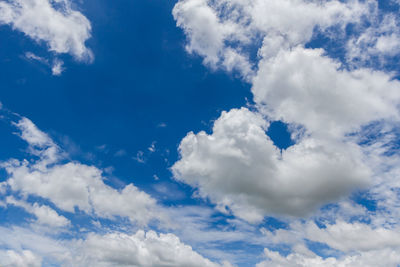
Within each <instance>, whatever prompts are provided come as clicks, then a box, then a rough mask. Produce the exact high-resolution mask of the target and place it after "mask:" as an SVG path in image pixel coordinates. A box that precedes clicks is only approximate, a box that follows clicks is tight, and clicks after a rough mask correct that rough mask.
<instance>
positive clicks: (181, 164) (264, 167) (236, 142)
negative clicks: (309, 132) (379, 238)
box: [172, 108, 369, 222]
mask: <svg viewBox="0 0 400 267" xmlns="http://www.w3.org/2000/svg"><path fill="white" fill-rule="evenodd" d="M267 127H268V125H267V122H266V121H265V120H264V119H263V118H262V117H261V116H260V115H258V114H256V113H253V112H251V111H249V110H247V109H245V108H242V109H240V110H231V111H229V112H223V113H222V115H221V117H220V118H219V119H218V120H217V121H215V124H214V127H213V133H212V134H211V135H208V134H206V133H205V132H200V133H198V134H194V133H189V134H188V135H187V136H186V137H185V138H184V139H183V140H182V142H181V144H180V146H179V151H180V155H181V159H180V160H179V161H178V162H177V163H175V165H174V166H173V167H172V170H173V172H174V175H175V177H176V178H177V179H178V180H180V181H183V182H185V183H187V184H189V185H191V186H193V187H196V188H198V189H199V193H200V195H201V196H202V197H208V198H209V199H210V200H211V201H212V202H214V203H216V204H217V205H218V207H219V208H221V209H224V208H225V207H226V206H227V207H229V208H230V209H231V210H232V211H233V213H234V214H235V215H236V216H239V217H241V218H244V219H246V220H248V221H252V222H256V221H260V220H262V218H263V217H264V215H266V214H269V213H273V214H289V215H295V216H303V215H305V214H307V213H309V212H310V211H312V210H313V209H315V208H316V207H318V206H319V205H321V204H323V203H326V202H329V201H332V200H335V199H337V198H339V197H340V196H342V195H343V194H346V193H348V192H349V191H350V190H351V189H353V188H354V187H356V186H360V185H363V184H365V183H366V182H367V181H368V177H369V171H368V168H367V167H366V166H365V165H364V164H362V163H361V161H360V158H361V156H360V153H361V152H360V151H359V148H358V147H357V146H356V145H353V144H351V143H340V142H333V141H330V142H328V141H325V140H320V139H316V138H312V137H306V138H304V139H302V140H301V141H300V142H299V143H298V144H296V145H294V146H292V147H290V148H288V149H287V150H285V151H282V152H281V151H280V150H279V149H278V148H277V147H275V146H274V144H273V143H272V141H271V140H270V139H269V137H268V136H267V135H266V133H265V131H266V129H267Z"/></svg>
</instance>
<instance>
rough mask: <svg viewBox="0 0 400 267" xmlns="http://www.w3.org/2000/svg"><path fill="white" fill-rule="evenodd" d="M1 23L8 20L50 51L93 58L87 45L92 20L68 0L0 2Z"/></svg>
mask: <svg viewBox="0 0 400 267" xmlns="http://www.w3.org/2000/svg"><path fill="white" fill-rule="evenodd" d="M0 24H8V25H10V26H11V27H12V28H13V29H15V30H18V31H21V32H23V33H24V34H26V35H27V36H29V37H30V38H32V39H33V40H35V41H37V42H45V43H46V44H47V45H48V48H49V50H50V51H52V52H55V53H68V54H71V55H72V56H73V57H74V58H75V59H77V60H84V61H91V60H92V59H93V54H92V52H91V51H90V49H88V48H87V47H86V45H85V42H86V41H87V40H88V39H89V38H90V32H91V25H90V22H89V20H88V19H87V18H86V17H85V16H84V15H83V14H82V13H80V12H79V11H76V10H73V9H72V7H71V3H70V1H69V0H61V1H55V0H14V1H2V2H1V3H0Z"/></svg>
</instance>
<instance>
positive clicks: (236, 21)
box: [173, 0, 368, 81]
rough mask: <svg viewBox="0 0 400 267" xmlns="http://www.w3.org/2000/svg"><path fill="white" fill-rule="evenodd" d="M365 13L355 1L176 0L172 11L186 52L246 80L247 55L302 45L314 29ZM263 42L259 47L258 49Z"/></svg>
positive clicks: (248, 73) (355, 19)
mask: <svg viewBox="0 0 400 267" xmlns="http://www.w3.org/2000/svg"><path fill="white" fill-rule="evenodd" d="M366 13H368V5H367V4H365V3H359V2H358V1H349V2H343V1H318V2H310V1H303V0H283V1H282V0H280V1H277V0H269V1H265V0H256V1H249V0H217V1H207V0H181V1H179V2H178V3H177V4H176V5H175V7H174V9H173V15H174V18H175V20H176V22H177V26H179V27H181V28H182V29H183V30H184V32H185V33H186V35H187V38H188V44H187V46H186V49H187V51H188V52H189V53H196V54H199V55H200V56H202V57H204V63H205V64H206V65H208V66H211V67H212V68H217V67H222V68H224V69H226V70H228V71H232V70H236V71H239V72H240V73H241V74H242V76H243V77H244V78H245V79H246V80H249V81H250V79H251V76H252V75H253V74H254V73H253V69H254V68H255V65H256V64H254V63H252V62H251V60H250V59H249V58H250V57H249V52H246V51H249V50H251V49H263V50H265V51H268V52H269V53H270V54H272V55H273V54H274V53H275V54H276V52H277V51H278V50H280V49H282V48H289V47H293V46H297V45H299V44H305V43H306V42H308V41H309V40H310V39H311V38H312V35H313V31H314V29H315V28H316V27H318V28H319V30H320V31H325V30H326V29H328V28H329V27H330V26H338V27H339V28H341V29H344V27H345V26H346V25H347V24H348V23H350V22H358V21H359V19H360V17H361V16H362V15H365V14H366ZM294 22H295V23H294ZM263 39H264V42H263V44H264V45H263V46H264V48H261V47H257V45H255V44H258V43H260V40H263ZM254 46H256V47H254Z"/></svg>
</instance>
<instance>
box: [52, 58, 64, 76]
mask: <svg viewBox="0 0 400 267" xmlns="http://www.w3.org/2000/svg"><path fill="white" fill-rule="evenodd" d="M63 64H64V62H63V61H61V60H54V62H53V65H52V66H51V72H52V73H53V75H55V76H59V75H61V73H62V72H63V71H64V67H63Z"/></svg>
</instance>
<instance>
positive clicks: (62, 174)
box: [3, 118, 161, 224]
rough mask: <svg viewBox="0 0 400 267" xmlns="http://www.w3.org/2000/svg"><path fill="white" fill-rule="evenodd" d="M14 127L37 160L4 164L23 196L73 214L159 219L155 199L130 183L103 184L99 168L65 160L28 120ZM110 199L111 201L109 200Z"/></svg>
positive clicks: (10, 180)
mask: <svg viewBox="0 0 400 267" xmlns="http://www.w3.org/2000/svg"><path fill="white" fill-rule="evenodd" d="M15 126H16V127H18V129H19V130H20V131H21V132H20V136H21V138H22V139H24V140H25V141H26V142H28V144H29V151H30V153H32V154H33V155H36V156H38V159H37V160H34V161H28V160H21V161H20V160H9V161H7V162H5V163H3V167H4V168H5V170H6V171H7V173H8V174H9V178H8V180H7V183H8V184H9V186H10V188H11V189H12V190H13V191H15V192H19V193H21V194H22V195H25V196H29V195H33V196H39V197H42V198H45V199H48V200H50V201H51V202H53V203H54V204H55V205H56V206H57V207H58V208H60V209H62V210H64V211H67V212H71V213H73V212H74V211H75V208H78V209H79V210H81V211H84V212H86V213H88V214H94V215H97V216H100V217H105V218H113V217H115V216H122V217H128V218H129V219H130V220H131V221H133V222H138V223H140V224H146V223H147V222H148V221H149V220H152V219H157V218H160V216H161V215H160V213H159V212H157V211H156V210H157V205H156V201H155V200H154V199H153V198H152V197H151V196H150V195H148V194H146V193H145V192H143V191H140V190H139V189H138V188H137V187H136V186H134V185H133V184H129V185H127V186H125V187H124V188H123V189H121V190H116V189H114V188H112V187H110V186H108V185H106V184H105V183H104V180H105V179H106V178H105V177H103V175H102V171H101V170H100V169H98V168H96V167H94V166H88V165H85V164H81V163H79V162H73V161H71V162H65V161H64V160H65V158H64V155H63V153H64V152H63V151H62V150H61V149H60V148H59V147H58V146H57V145H56V144H55V143H54V142H53V141H52V140H51V138H50V137H49V136H48V135H47V134H45V133H43V132H42V131H40V130H39V129H38V128H37V127H36V126H35V125H34V124H33V123H32V122H31V121H30V120H29V119H27V118H22V119H21V120H20V121H19V122H18V123H16V124H15ZM110 199H112V201H110Z"/></svg>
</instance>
